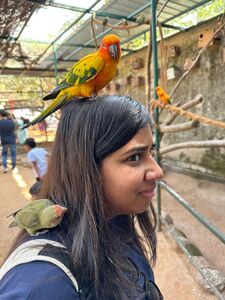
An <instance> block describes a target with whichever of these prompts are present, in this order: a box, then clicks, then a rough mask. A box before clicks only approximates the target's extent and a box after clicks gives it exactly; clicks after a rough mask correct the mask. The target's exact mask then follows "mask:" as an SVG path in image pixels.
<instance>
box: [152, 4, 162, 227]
mask: <svg viewBox="0 0 225 300" xmlns="http://www.w3.org/2000/svg"><path fill="white" fill-rule="evenodd" d="M156 5H157V3H156V0H152V5H151V16H152V28H151V33H152V62H153V97H154V99H157V94H156V90H155V88H156V87H157V86H158V55H157V37H156V26H157V21H156ZM154 120H155V125H156V126H155V144H156V149H157V151H156V161H157V163H158V164H159V163H160V156H159V148H160V139H159V125H158V124H159V111H158V108H155V110H154ZM156 199H157V219H158V222H157V230H158V231H160V230H161V191H160V184H158V183H157V185H156Z"/></svg>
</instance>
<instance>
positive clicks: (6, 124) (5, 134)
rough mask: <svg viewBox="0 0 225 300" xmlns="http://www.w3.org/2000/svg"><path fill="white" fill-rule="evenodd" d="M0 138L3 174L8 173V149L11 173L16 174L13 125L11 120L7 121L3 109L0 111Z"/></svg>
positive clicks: (6, 114)
mask: <svg viewBox="0 0 225 300" xmlns="http://www.w3.org/2000/svg"><path fill="white" fill-rule="evenodd" d="M0 138H1V145H2V166H3V173H7V172H8V167H7V156H8V150H9V149H10V153H11V161H12V172H13V173H17V172H18V170H17V168H16V134H15V124H14V122H13V121H12V120H10V119H8V113H7V112H6V111H5V110H3V109H0Z"/></svg>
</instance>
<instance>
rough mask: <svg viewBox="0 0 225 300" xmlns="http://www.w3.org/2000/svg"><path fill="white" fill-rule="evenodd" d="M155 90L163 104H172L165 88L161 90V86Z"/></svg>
mask: <svg viewBox="0 0 225 300" xmlns="http://www.w3.org/2000/svg"><path fill="white" fill-rule="evenodd" d="M155 90H156V94H157V96H158V98H159V100H160V101H161V102H162V103H165V104H170V96H169V95H168V94H167V93H166V92H165V91H164V90H163V88H161V86H157V87H156V88H155Z"/></svg>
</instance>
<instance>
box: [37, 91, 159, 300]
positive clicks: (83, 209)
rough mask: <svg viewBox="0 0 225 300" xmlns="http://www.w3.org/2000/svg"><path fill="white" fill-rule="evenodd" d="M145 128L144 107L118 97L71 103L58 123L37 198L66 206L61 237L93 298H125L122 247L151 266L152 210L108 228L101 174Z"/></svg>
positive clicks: (153, 255)
mask: <svg viewBox="0 0 225 300" xmlns="http://www.w3.org/2000/svg"><path fill="white" fill-rule="evenodd" d="M148 124H150V125H151V121H150V116H149V114H148V112H147V111H146V110H145V108H144V107H143V106H142V105H141V104H140V103H138V102H136V101H134V100H132V99H131V98H129V97H122V96H101V97H96V98H94V99H90V100H87V99H86V100H77V99H74V100H73V101H71V102H70V103H69V104H67V105H66V106H65V107H64V108H63V111H62V116H61V119H60V121H59V124H58V129H57V133H56V137H55V141H54V145H53V148H52V152H51V158H50V163H49V169H48V173H47V178H46V182H45V186H44V189H43V190H42V194H41V198H43V197H44V198H49V199H52V200H53V201H55V202H56V203H59V204H61V205H63V206H66V207H67V208H68V213H67V214H66V215H65V217H64V220H63V223H62V225H61V231H62V239H63V240H64V243H65V244H66V246H67V247H68V248H69V250H70V252H71V256H72V259H73V262H74V265H75V268H76V270H77V271H78V274H80V277H81V278H80V280H81V282H85V281H87V280H88V281H90V282H91V284H92V286H93V291H94V294H95V297H96V299H102V300H103V299H107V300H109V299H121V300H122V299H123V300H124V299H128V298H127V296H126V293H125V290H126V287H127V286H128V279H127V278H125V276H124V272H125V271H126V270H127V269H128V268H129V267H128V266H127V265H126V261H125V260H124V257H123V253H122V252H123V251H122V249H123V247H125V246H126V245H128V244H131V243H135V244H136V246H137V247H138V249H139V251H140V252H141V253H142V254H143V255H144V256H146V258H149V257H147V256H148V255H147V252H149V249H150V253H151V257H150V258H151V260H152V262H154V261H155V259H156V236H155V231H154V229H155V214H154V211H153V209H152V214H150V212H144V213H142V214H140V215H137V216H136V215H124V216H118V217H117V222H115V224H116V225H115V224H112V223H113V222H109V220H108V219H107V215H106V212H105V210H104V186H103V183H102V175H101V162H102V161H103V160H104V158H106V157H107V156H108V155H109V154H111V153H113V152H114V151H116V150H118V149H119V148H121V147H122V146H124V145H125V144H126V143H127V142H128V141H129V140H131V139H132V138H133V137H134V135H135V134H136V133H137V132H138V131H139V130H140V129H141V128H144V127H146V126H147V125H148ZM152 216H153V218H152ZM135 222H137V225H138V227H139V231H137V226H135Z"/></svg>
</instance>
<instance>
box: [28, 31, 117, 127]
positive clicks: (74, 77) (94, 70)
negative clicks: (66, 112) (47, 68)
mask: <svg viewBox="0 0 225 300" xmlns="http://www.w3.org/2000/svg"><path fill="white" fill-rule="evenodd" d="M120 56H121V49H120V39H119V37H118V36H117V35H114V34H110V35H106V36H105V37H104V38H103V39H102V41H101V44H100V47H99V49H98V51H96V52H95V53H92V54H89V55H87V56H85V57H83V58H81V59H80V60H79V61H78V62H77V63H75V64H74V65H73V67H72V68H71V69H70V71H69V72H68V73H67V74H66V76H65V78H64V79H63V80H62V81H61V83H60V84H59V85H57V86H56V87H55V88H54V89H53V90H52V91H51V92H50V93H49V94H48V95H46V96H45V97H44V98H43V100H49V99H54V100H53V102H52V103H51V104H50V105H49V106H48V107H47V108H46V109H45V110H44V111H43V112H42V113H41V114H40V115H39V116H38V117H37V118H35V119H34V120H33V121H31V122H30V123H28V124H26V125H25V126H24V127H23V128H27V127H29V126H31V125H34V124H36V123H38V122H41V121H42V120H44V119H45V118H46V117H47V116H49V115H50V114H52V113H53V112H55V111H56V110H58V109H59V108H60V107H62V106H63V105H64V104H66V103H67V102H68V101H70V100H71V99H73V98H74V97H92V96H96V95H97V93H98V91H100V90H101V89H103V88H104V87H105V86H106V85H107V84H108V83H109V82H110V81H111V80H112V79H113V77H114V75H115V74H116V70H117V66H118V63H119V60H120Z"/></svg>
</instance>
